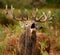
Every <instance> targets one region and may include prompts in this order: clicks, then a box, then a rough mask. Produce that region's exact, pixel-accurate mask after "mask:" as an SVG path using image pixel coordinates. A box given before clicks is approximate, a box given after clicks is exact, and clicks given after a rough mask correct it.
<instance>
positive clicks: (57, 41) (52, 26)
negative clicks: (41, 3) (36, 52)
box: [0, 8, 60, 55]
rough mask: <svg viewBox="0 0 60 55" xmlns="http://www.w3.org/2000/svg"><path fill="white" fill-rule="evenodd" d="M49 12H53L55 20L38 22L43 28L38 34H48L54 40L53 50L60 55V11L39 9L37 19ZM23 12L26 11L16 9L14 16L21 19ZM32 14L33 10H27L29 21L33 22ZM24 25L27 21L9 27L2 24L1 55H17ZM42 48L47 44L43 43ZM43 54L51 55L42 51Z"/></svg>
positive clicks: (0, 11)
mask: <svg viewBox="0 0 60 55" xmlns="http://www.w3.org/2000/svg"><path fill="white" fill-rule="evenodd" d="M49 10H51V13H52V15H53V16H54V18H52V21H46V22H45V23H40V22H38V23H37V25H38V27H41V26H42V27H43V28H42V29H38V32H40V33H44V34H46V35H47V36H49V37H50V38H51V40H52V39H53V42H52V43H51V46H52V47H51V48H52V49H53V50H54V51H55V53H56V54H57V55H60V9H51V8H50V9H46V8H44V9H39V11H38V14H37V17H39V16H41V15H42V12H43V11H44V12H46V14H47V13H48V11H49ZM3 12H4V10H2V9H0V19H2V18H1V13H3ZM23 12H24V10H18V9H16V10H15V9H14V15H15V16H16V17H19V15H20V14H23ZM32 12H33V10H29V9H28V10H27V13H28V16H29V20H32V18H31V17H32V15H31V13H32ZM34 12H35V11H34ZM34 14H35V13H34ZM2 15H3V14H2ZM50 22H52V23H50ZM24 23H26V21H17V24H15V25H8V27H6V26H4V25H2V24H0V55H16V52H17V49H19V38H20V36H21V34H22V33H23V32H24V28H22V27H21V26H22V25H23V24H24ZM41 46H43V47H42V48H44V46H45V42H43V43H41ZM41 52H42V55H49V54H48V53H46V52H44V51H43V50H41ZM51 52H52V51H51ZM52 55H53V54H52Z"/></svg>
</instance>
